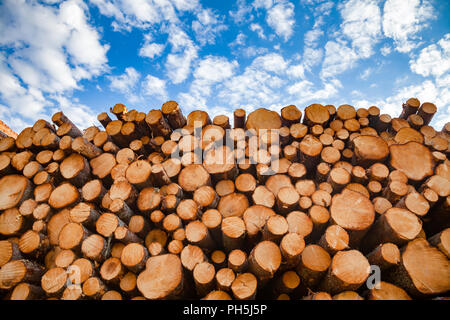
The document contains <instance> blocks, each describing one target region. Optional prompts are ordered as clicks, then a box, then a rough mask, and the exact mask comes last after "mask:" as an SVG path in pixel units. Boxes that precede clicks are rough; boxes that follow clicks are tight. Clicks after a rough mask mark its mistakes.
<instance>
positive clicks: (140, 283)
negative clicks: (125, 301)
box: [137, 254, 183, 299]
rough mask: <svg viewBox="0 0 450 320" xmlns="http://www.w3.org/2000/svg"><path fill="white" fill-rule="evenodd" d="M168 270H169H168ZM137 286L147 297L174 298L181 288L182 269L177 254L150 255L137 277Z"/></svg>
mask: <svg viewBox="0 0 450 320" xmlns="http://www.w3.org/2000/svg"><path fill="white" fill-rule="evenodd" d="M169 270H170V272H168V271H169ZM137 287H138V289H139V291H140V292H141V293H142V295H143V296H144V297H145V298H147V299H163V298H175V297H177V296H179V295H180V294H181V292H182V289H183V270H182V266H181V261H180V258H178V256H176V255H173V254H165V255H160V256H156V257H151V258H149V259H148V261H147V268H146V269H145V270H144V271H143V272H141V273H140V274H139V276H138V278H137Z"/></svg>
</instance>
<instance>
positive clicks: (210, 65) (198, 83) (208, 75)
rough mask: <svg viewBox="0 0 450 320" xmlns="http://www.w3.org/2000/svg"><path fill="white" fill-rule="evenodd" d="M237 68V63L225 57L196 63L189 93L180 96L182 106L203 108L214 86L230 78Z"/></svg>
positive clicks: (213, 57)
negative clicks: (201, 106)
mask: <svg viewBox="0 0 450 320" xmlns="http://www.w3.org/2000/svg"><path fill="white" fill-rule="evenodd" d="M237 67H238V63H237V61H231V62H230V61H228V60H227V59H226V58H225V57H219V56H207V57H205V58H204V59H203V60H201V61H200V62H199V63H198V66H197V68H196V69H195V70H194V72H193V75H194V81H193V82H192V84H191V86H190V88H189V92H187V93H181V94H180V101H181V102H182V105H183V106H185V107H186V108H188V109H192V108H196V107H198V106H200V105H203V106H205V105H206V100H207V98H208V97H209V96H210V95H211V91H212V89H213V88H214V87H215V86H216V84H218V85H220V84H221V83H222V82H223V81H225V80H226V79H228V78H230V77H232V76H233V75H234V73H235V70H236V69H237Z"/></svg>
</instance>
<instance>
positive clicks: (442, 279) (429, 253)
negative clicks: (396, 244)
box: [388, 239, 450, 297]
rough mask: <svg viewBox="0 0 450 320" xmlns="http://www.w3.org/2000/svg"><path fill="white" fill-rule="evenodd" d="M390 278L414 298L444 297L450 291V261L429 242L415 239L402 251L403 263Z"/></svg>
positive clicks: (391, 271)
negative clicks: (440, 295)
mask: <svg viewBox="0 0 450 320" xmlns="http://www.w3.org/2000/svg"><path fill="white" fill-rule="evenodd" d="M425 270H426V271H425ZM388 279H389V281H390V282H391V283H393V284H395V285H398V286H399V287H401V288H403V289H405V290H406V291H407V292H408V293H409V294H410V295H411V296H413V297H424V296H430V295H431V296H433V295H438V294H442V293H444V292H446V291H448V290H450V267H449V260H448V258H447V257H446V256H445V255H444V254H443V253H442V252H440V251H439V250H438V249H436V248H434V247H432V246H430V244H429V243H428V242H427V241H426V240H424V239H415V240H412V241H410V242H409V243H408V244H407V245H406V246H405V247H404V248H403V249H402V256H401V262H400V264H399V265H398V266H396V267H394V268H392V269H391V270H390V274H389V275H388Z"/></svg>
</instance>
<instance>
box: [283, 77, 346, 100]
mask: <svg viewBox="0 0 450 320" xmlns="http://www.w3.org/2000/svg"><path fill="white" fill-rule="evenodd" d="M339 88H342V84H341V83H340V82H339V81H338V80H336V79H333V80H330V81H328V82H326V83H324V86H323V88H322V89H318V90H315V86H314V84H313V83H312V82H310V81H308V80H303V81H300V82H297V83H294V84H293V85H291V86H289V87H288V89H287V91H288V93H289V94H292V95H294V96H295V97H296V101H297V103H305V102H308V101H316V102H317V103H325V102H326V100H324V99H328V98H331V97H333V96H335V95H336V94H337V93H338V91H339Z"/></svg>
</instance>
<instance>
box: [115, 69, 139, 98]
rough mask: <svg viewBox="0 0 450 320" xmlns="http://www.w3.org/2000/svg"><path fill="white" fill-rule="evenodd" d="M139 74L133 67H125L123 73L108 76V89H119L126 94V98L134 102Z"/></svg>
mask: <svg viewBox="0 0 450 320" xmlns="http://www.w3.org/2000/svg"><path fill="white" fill-rule="evenodd" d="M140 77H141V74H140V73H139V72H138V71H136V69H134V68H133V67H128V68H126V69H125V73H123V74H121V75H118V76H108V79H109V81H110V85H109V87H110V89H111V90H112V91H119V92H121V93H123V94H124V95H125V96H127V98H128V100H130V101H132V102H136V101H137V100H138V98H137V96H136V94H135V89H136V85H137V83H138V81H139V78H140Z"/></svg>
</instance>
